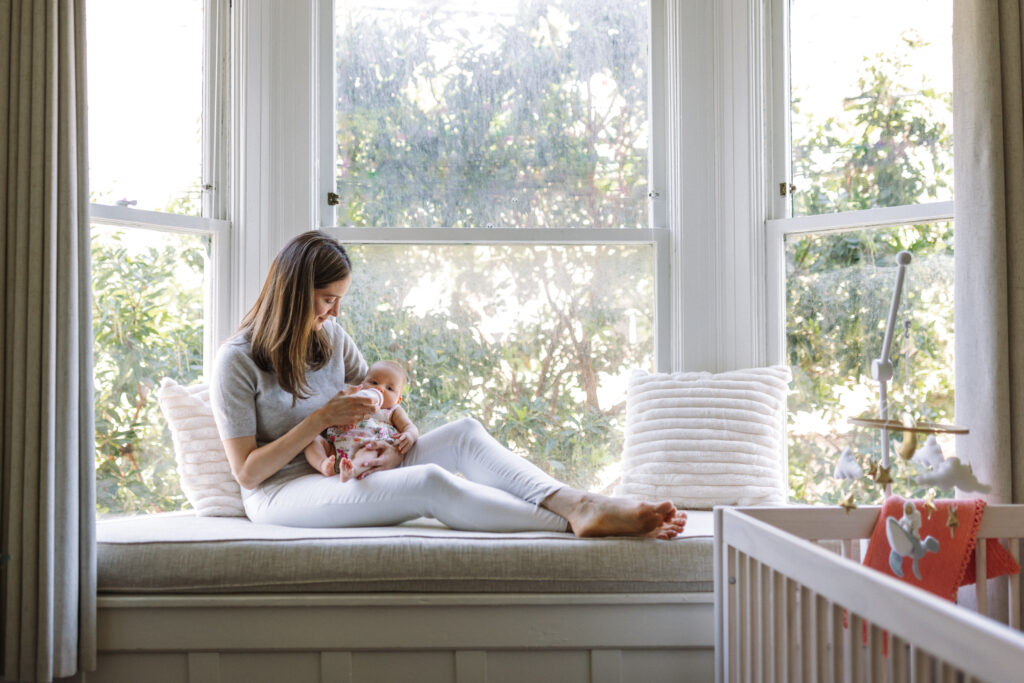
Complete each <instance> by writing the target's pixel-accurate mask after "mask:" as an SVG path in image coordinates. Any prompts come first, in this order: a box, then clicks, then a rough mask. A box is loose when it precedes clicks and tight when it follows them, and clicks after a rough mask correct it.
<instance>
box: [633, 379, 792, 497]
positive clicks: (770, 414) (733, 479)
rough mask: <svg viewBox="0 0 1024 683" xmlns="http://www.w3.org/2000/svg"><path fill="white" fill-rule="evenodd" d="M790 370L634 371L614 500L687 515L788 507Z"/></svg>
mask: <svg viewBox="0 0 1024 683" xmlns="http://www.w3.org/2000/svg"><path fill="white" fill-rule="evenodd" d="M791 379H792V375H791V373H790V371H789V368H788V367H786V366H784V365H776V366H772V367H767V368H753V369H749V370H733V371H730V372H722V373H718V374H712V373H710V372H677V373H671V374H669V373H654V374H648V373H645V372H640V371H637V372H634V373H633V374H632V375H631V376H630V378H629V393H628V395H627V397H626V434H625V445H624V448H623V454H622V481H621V483H620V484H619V486H618V487H617V488H616V491H615V492H616V494H618V495H622V496H630V497H634V498H639V499H641V500H646V501H651V502H654V501H661V500H671V501H672V502H674V503H675V504H676V505H678V506H680V507H683V508H711V507H714V506H715V505H773V504H782V503H785V502H786V498H787V484H786V473H785V471H784V464H785V458H784V454H785V450H784V449H785V435H786V394H787V393H788V391H789V388H788V387H789V382H790V380H791Z"/></svg>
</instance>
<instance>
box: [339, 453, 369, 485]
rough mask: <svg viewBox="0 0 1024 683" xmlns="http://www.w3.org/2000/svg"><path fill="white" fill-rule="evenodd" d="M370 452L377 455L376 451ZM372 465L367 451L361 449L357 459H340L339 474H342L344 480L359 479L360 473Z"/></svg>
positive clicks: (363, 472)
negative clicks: (367, 456)
mask: <svg viewBox="0 0 1024 683" xmlns="http://www.w3.org/2000/svg"><path fill="white" fill-rule="evenodd" d="M370 453H372V454H374V455H376V453H375V452H374V451H370ZM371 467H372V465H371V463H370V462H369V461H368V460H367V458H366V455H365V453H364V452H363V451H362V450H360V451H359V453H357V454H356V456H355V459H353V458H342V459H341V460H339V461H338V474H339V475H341V480H342V481H348V480H349V479H358V478H359V475H361V474H365V473H366V472H367V471H368V470H369V469H370V468H371Z"/></svg>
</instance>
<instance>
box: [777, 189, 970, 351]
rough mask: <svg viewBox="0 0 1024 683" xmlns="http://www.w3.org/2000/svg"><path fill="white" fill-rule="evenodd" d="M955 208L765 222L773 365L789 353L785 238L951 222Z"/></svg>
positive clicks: (940, 205) (936, 205) (934, 205)
mask: <svg viewBox="0 0 1024 683" xmlns="http://www.w3.org/2000/svg"><path fill="white" fill-rule="evenodd" d="M953 206H954V203H953V202H929V203H927V204H910V205H905V206H892V207H883V208H878V209H866V210H863V211H844V212H842V213H830V214H820V215H816V216H797V217H794V218H780V219H775V220H769V221H766V222H765V232H766V235H767V237H766V240H765V241H766V247H767V253H766V256H765V262H766V268H765V271H766V280H767V286H766V288H765V291H766V292H767V297H768V303H767V306H766V308H767V311H768V329H769V335H768V355H769V358H771V359H772V362H775V363H781V362H783V359H784V358H785V354H786V346H785V335H786V253H785V239H786V237H789V236H793V235H810V234H817V235H820V234H828V233H836V232H847V231H850V230H864V229H871V228H883V227H893V226H899V225H919V224H922V223H935V222H938V221H951V220H953Z"/></svg>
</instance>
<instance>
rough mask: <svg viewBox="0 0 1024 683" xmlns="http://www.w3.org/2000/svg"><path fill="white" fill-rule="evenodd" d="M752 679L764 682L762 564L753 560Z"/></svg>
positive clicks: (751, 584) (751, 567) (751, 599)
mask: <svg viewBox="0 0 1024 683" xmlns="http://www.w3.org/2000/svg"><path fill="white" fill-rule="evenodd" d="M747 580H748V581H750V629H749V631H750V677H749V679H748V680H751V681H758V682H760V681H763V680H764V678H763V676H762V675H763V673H764V670H763V669H762V668H761V648H762V643H761V563H760V562H758V561H757V560H754V559H752V558H751V562H750V575H749V577H748V579H747Z"/></svg>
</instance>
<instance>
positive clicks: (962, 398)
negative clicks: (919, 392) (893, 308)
mask: <svg viewBox="0 0 1024 683" xmlns="http://www.w3.org/2000/svg"><path fill="white" fill-rule="evenodd" d="M953 7H954V9H953V144H954V155H953V156H954V178H955V180H954V183H955V196H956V209H955V224H954V226H955V227H954V235H955V240H956V242H955V254H956V262H955V263H956V266H955V267H956V277H955V282H956V284H955V306H956V421H957V423H958V424H962V425H964V426H965V427H968V428H969V429H970V430H971V432H970V434H968V435H965V436H961V437H958V442H957V449H956V450H957V455H958V456H959V457H960V459H961V460H962V461H965V462H969V463H970V464H971V466H972V467H973V468H974V472H975V474H976V475H977V476H978V479H979V480H980V481H982V482H983V483H987V484H989V485H991V486H992V490H991V492H990V493H989V494H988V495H987V496H986V498H987V499H988V500H989V501H990V502H993V503H1022V502H1024V80H1022V57H1021V54H1022V52H1021V47H1022V42H1024V25H1022V12H1021V0H995V1H994V0H956V2H955V3H953ZM971 495H977V494H971Z"/></svg>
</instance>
